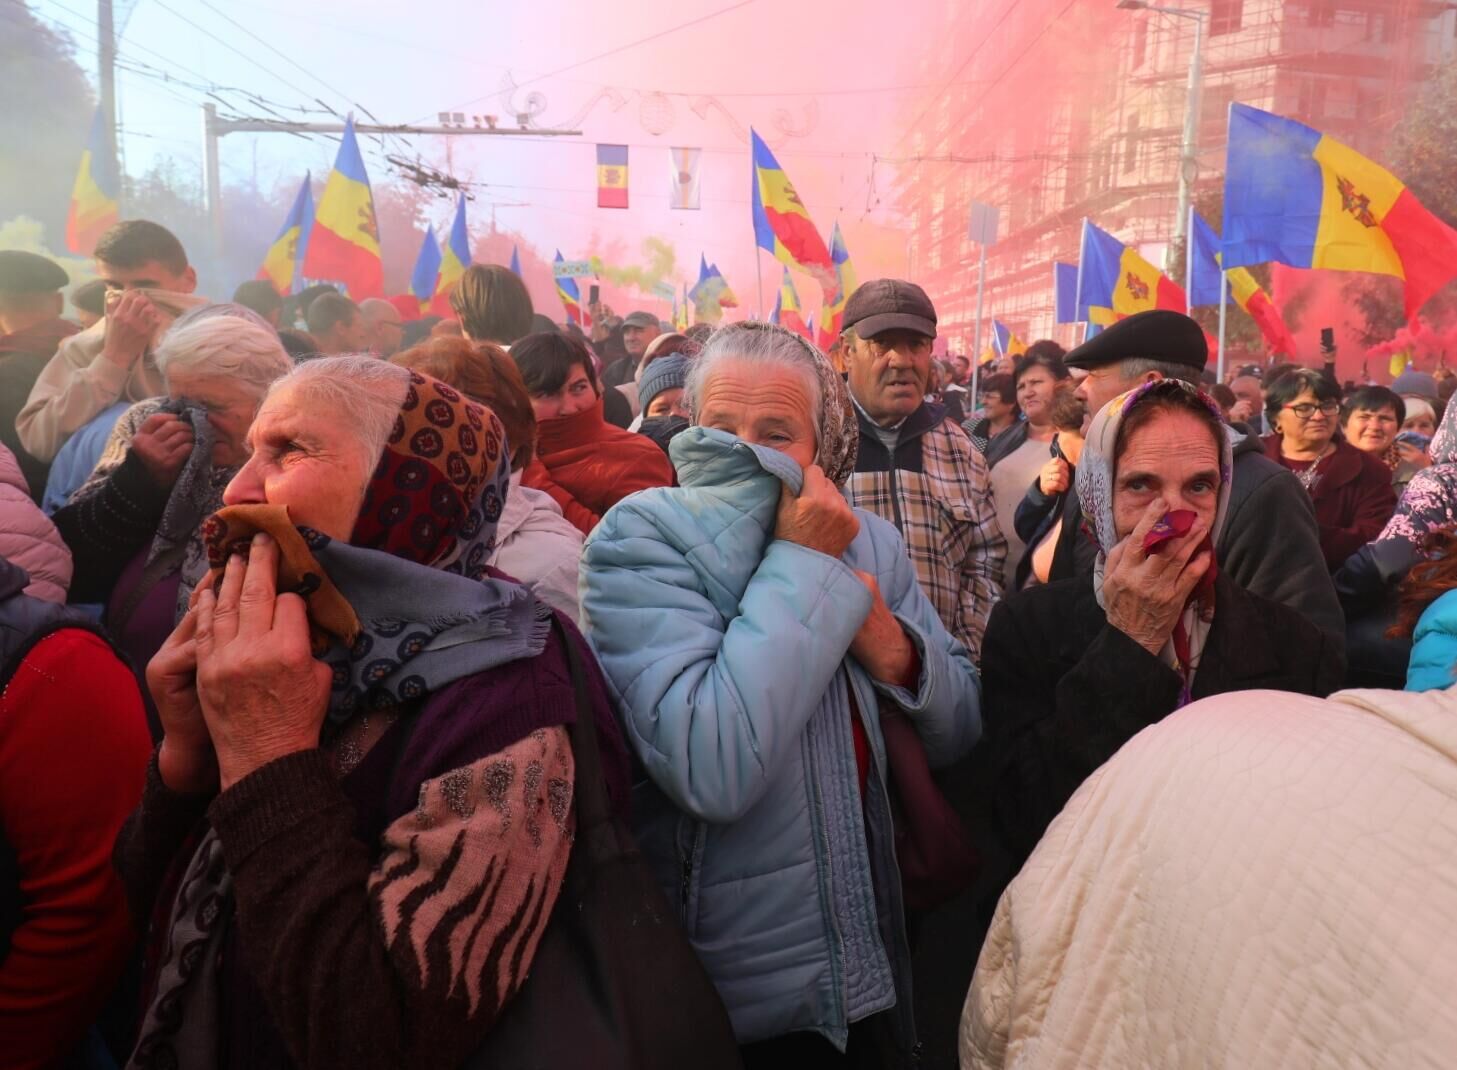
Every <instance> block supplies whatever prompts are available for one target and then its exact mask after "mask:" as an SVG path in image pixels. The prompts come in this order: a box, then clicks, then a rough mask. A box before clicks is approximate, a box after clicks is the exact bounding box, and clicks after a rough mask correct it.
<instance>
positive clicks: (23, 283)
mask: <svg viewBox="0 0 1457 1070" xmlns="http://www.w3.org/2000/svg"><path fill="white" fill-rule="evenodd" d="M70 281H71V279H70V277H69V276H68V275H67V274H66V272H65V271H64V270H63V269H62V268H61V266H60V265H59V264H57V263H56V262H55V261H54V260H48V259H47V258H46V257H44V256H39V255H37V254H35V253H24V252H20V251H19V250H15V249H8V250H4V251H0V442H3V443H4V444H5V445H6V446H8V447H9V448H10V450H11V452H12V453H14V454H15V459H16V460H17V461H19V462H20V470H21V472H22V473H24V475H25V480H26V482H27V483H29V484H30V495H31V497H32V498H34V499H36V501H39V500H40V496H41V493H42V492H43V491H44V490H45V486H46V472H47V471H48V470H49V468H50V466H49V465H48V464H46V463H44V462H42V461H38V460H36V459H35V458H34V457H32V456H31V455H30V454H29V453H27V452H26V451H25V448H24V447H23V446H21V444H20V437H19V436H18V435H17V434H16V432H15V417H16V416H17V415H19V413H20V410H21V407H22V406H24V405H25V401H26V399H27V398H28V397H30V390H31V387H33V386H34V385H35V380H36V377H37V376H38V375H40V372H41V369H42V368H44V367H45V366H46V362H47V361H49V360H50V359H51V356H52V355H53V354H54V353H55V351H56V348H57V347H58V346H59V345H60V344H61V341H62V340H63V339H65V338H68V337H70V336H71V335H73V334H75V333H76V325H75V324H74V323H71V322H70V321H69V320H64V319H62V318H61V309H62V308H63V307H64V305H63V299H62V297H61V291H62V290H63V289H65V287H66V286H67V285H68V284H69V283H70Z"/></svg>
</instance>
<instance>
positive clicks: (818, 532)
mask: <svg viewBox="0 0 1457 1070" xmlns="http://www.w3.org/2000/svg"><path fill="white" fill-rule="evenodd" d="M858 534H860V520H859V519H858V518H857V517H856V516H855V511H854V510H853V509H851V508H850V503H849V502H847V501H846V500H845V496H844V495H843V494H841V493H840V488H839V487H837V486H835V485H834V484H833V483H831V482H830V481H829V479H828V478H827V477H826V476H825V472H824V469H822V468H821V467H820V466H819V465H817V464H812V465H810V466H809V467H808V468H806V469H805V470H804V487H803V488H802V489H801V490H800V492H799V495H798V496H795V495H794V494H792V493H790V490H789V488H788V487H783V488H781V490H780V493H779V515H778V518H777V519H776V520H775V522H774V537H775V538H776V539H783V540H785V541H786V542H793V543H798V544H799V545H800V546H804V547H806V548H808V549H810V550H818V551H819V552H820V553H822V554H825V555H827V556H829V557H835V558H838V557H839V556H840V555H841V554H843V553H844V552H845V550H846V548H848V547H849V545H850V543H852V542H854V541H855V536H856V535H858Z"/></svg>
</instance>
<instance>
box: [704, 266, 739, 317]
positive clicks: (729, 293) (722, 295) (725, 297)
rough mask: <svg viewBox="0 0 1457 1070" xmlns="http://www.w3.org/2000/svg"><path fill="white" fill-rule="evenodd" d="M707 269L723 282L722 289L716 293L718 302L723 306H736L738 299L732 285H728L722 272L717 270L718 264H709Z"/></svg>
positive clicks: (737, 305)
mask: <svg viewBox="0 0 1457 1070" xmlns="http://www.w3.org/2000/svg"><path fill="white" fill-rule="evenodd" d="M708 271H709V274H711V275H713V276H714V277H715V278H716V279H718V280H719V281H720V282H721V283H723V289H722V290H720V291H719V294H718V303H719V304H720V305H721V306H722V307H724V308H738V307H739V299H738V297H736V296H735V295H734V291H733V289H732V287H730V286H729V284H728V279H726V278H724V274H723V272H722V271H720V270H718V265H717V264H709V265H708Z"/></svg>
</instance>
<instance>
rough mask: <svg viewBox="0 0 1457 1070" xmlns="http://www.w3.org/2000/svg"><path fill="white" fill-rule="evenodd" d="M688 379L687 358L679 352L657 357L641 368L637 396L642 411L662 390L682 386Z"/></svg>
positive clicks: (644, 410) (645, 409)
mask: <svg viewBox="0 0 1457 1070" xmlns="http://www.w3.org/2000/svg"><path fill="white" fill-rule="evenodd" d="M687 381H688V358H687V357H685V356H683V355H682V354H681V353H674V354H673V355H672V356H670V357H659V358H658V359H657V360H655V361H653V362H652V363H651V364H649V365H648V366H647V367H646V368H644V369H643V373H642V378H641V379H639V380H638V384H637V398H638V401H639V402H640V403H641V404H642V411H643V412H647V411H648V406H649V405H651V404H652V403H653V398H655V397H657V396H658V395H659V394H661V393H662V392H663V391H664V390H672V389H673V388H674V387H675V386H682V385H683V384H684V383H685V382H687Z"/></svg>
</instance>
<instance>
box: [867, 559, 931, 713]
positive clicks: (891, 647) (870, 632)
mask: <svg viewBox="0 0 1457 1070" xmlns="http://www.w3.org/2000/svg"><path fill="white" fill-rule="evenodd" d="M855 575H857V576H859V577H860V582H861V583H863V584H865V586H866V587H868V588H869V589H870V596H871V598H872V599H873V601H872V602H871V604H870V613H869V614H868V615H867V616H866V618H865V622H864V623H863V624H861V625H860V630H859V631H858V632H856V633H855V638H854V639H853V640H851V642H850V654H851V655H852V656H853V657H854V658H855V660H856V661H858V662H859V663H860V665H861V667H862V668H864V669H865V671H866V672H868V673H869V674H870V675H871V676H872V677H874V678H875V679H877V680H879V681H881V682H882V683H886V684H895V685H897V686H899V687H904V688H906V689H907V690H909V691H914V690H916V683H917V680H918V678H919V677H920V675H921V665H920V660H921V659H920V657H919V655H918V654H917V652H916V645H915V644H914V643H912V642H911V638H910V636H908V635H906V630H905V629H904V628H902V627H901V622H900V621H898V620H896V618H895V614H894V613H892V612H891V611H890V606H888V605H886V604H885V597H884V596H883V595H882V594H881V593H880V583H879V582H878V581H877V580H876V578H875V577H874V576H873V575H872V574H871V573H869V572H862V571H860V570H859V569H858V568H857V569H856V570H855Z"/></svg>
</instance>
